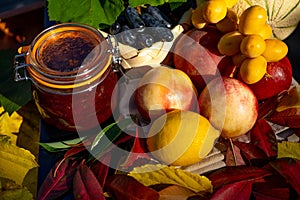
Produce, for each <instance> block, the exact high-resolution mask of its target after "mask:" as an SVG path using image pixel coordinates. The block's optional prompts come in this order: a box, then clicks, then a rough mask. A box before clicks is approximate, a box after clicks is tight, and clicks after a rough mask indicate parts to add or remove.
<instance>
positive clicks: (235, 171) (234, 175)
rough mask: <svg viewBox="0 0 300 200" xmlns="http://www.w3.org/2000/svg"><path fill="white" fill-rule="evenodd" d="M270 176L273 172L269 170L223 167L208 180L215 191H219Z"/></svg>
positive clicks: (248, 167)
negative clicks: (224, 187)
mask: <svg viewBox="0 0 300 200" xmlns="http://www.w3.org/2000/svg"><path fill="white" fill-rule="evenodd" d="M269 175H271V172H270V171H269V170H267V169H263V168H259V167H255V166H247V165H240V166H229V167H223V168H221V169H218V170H216V171H213V172H212V173H210V174H208V175H207V178H208V179H209V180H211V182H212V185H213V187H214V189H218V188H220V187H221V186H223V185H226V184H230V183H235V182H238V181H244V180H253V179H261V178H262V177H265V176H269Z"/></svg>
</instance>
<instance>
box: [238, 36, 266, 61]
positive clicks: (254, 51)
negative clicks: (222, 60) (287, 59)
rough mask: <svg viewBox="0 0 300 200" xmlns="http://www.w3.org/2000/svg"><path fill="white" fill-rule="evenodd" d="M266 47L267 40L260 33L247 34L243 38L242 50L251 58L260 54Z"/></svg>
mask: <svg viewBox="0 0 300 200" xmlns="http://www.w3.org/2000/svg"><path fill="white" fill-rule="evenodd" d="M265 49H266V43H265V40H264V39H263V38H262V37H261V36H260V35H255V34H253V35H247V36H246V37H244V38H243V40H242V42H241V45H240V50H241V52H242V53H243V54H245V55H246V56H247V57H249V58H255V57H257V56H260V55H261V54H262V53H263V52H264V51H265Z"/></svg>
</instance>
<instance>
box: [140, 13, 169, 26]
mask: <svg viewBox="0 0 300 200" xmlns="http://www.w3.org/2000/svg"><path fill="white" fill-rule="evenodd" d="M141 18H142V20H143V21H144V23H145V25H146V26H148V27H164V24H162V23H161V22H160V21H158V20H157V19H156V18H154V17H153V16H152V15H151V14H149V13H142V14H141Z"/></svg>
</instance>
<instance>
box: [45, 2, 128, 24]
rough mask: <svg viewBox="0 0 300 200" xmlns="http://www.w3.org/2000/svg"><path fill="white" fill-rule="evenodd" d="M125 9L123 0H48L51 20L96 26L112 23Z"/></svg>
mask: <svg viewBox="0 0 300 200" xmlns="http://www.w3.org/2000/svg"><path fill="white" fill-rule="evenodd" d="M123 9H124V6H123V1H121V0H118V1H112V0H105V1H99V0H65V1H61V0H48V13H49V19H50V20H54V21H59V22H77V23H83V24H87V25H90V26H92V27H94V28H99V24H102V25H110V24H112V23H113V22H114V21H115V20H116V17H117V16H118V15H119V14H120V13H121V11H122V10H123Z"/></svg>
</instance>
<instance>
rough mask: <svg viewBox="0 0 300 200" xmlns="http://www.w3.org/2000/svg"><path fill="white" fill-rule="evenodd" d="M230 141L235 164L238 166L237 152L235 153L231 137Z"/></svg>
mask: <svg viewBox="0 0 300 200" xmlns="http://www.w3.org/2000/svg"><path fill="white" fill-rule="evenodd" d="M229 143H230V147H231V150H232V155H233V160H234V165H235V166H237V159H236V154H235V151H234V146H233V142H232V139H231V138H229Z"/></svg>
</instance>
